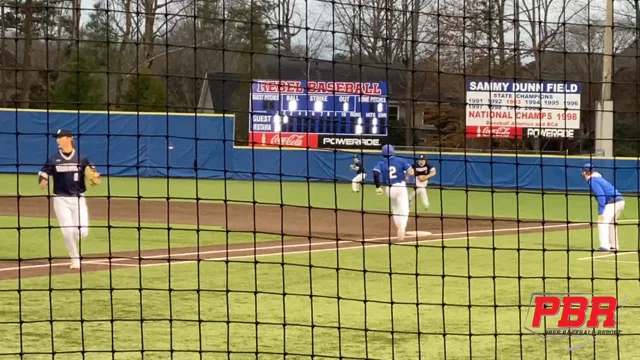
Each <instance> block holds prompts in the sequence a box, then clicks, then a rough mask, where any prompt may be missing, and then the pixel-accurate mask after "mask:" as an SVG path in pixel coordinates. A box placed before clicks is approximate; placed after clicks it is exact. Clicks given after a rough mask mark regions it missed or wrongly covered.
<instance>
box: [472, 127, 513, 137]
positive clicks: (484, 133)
mask: <svg viewBox="0 0 640 360" xmlns="http://www.w3.org/2000/svg"><path fill="white" fill-rule="evenodd" d="M466 135H467V137H468V138H494V139H521V138H522V128H517V127H508V126H467V128H466Z"/></svg>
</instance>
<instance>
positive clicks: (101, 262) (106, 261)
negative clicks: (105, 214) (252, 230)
mask: <svg viewBox="0 0 640 360" xmlns="http://www.w3.org/2000/svg"><path fill="white" fill-rule="evenodd" d="M579 225H588V223H574V224H558V225H544V226H528V227H516V228H505V229H485V230H471V231H460V232H451V233H436V234H431V235H432V236H447V235H448V236H451V235H466V234H481V233H495V232H509V231H524V230H544V229H547V228H558V227H571V226H579ZM408 233H409V232H408ZM417 233H418V236H419V233H422V232H421V231H418V232H417ZM418 236H416V239H417V237H418ZM475 238H476V237H469V236H466V237H458V238H450V239H430V240H423V241H417V243H428V242H436V241H450V240H464V239H475ZM391 239H397V237H379V238H369V239H364V241H367V242H369V241H382V240H387V241H388V240H391ZM342 240H343V241H352V242H361V241H363V240H362V239H358V240H355V239H342ZM339 241H340V240H335V241H323V242H316V243H306V244H288V245H278V246H262V247H253V248H250V247H246V248H240V249H224V250H211V251H201V252H190V253H178V254H173V253H169V254H162V255H149V256H144V257H143V258H142V260H148V259H160V258H166V257H167V256H169V257H184V256H194V255H210V254H218V253H227V254H228V253H233V252H246V251H260V250H272V249H287V248H297V247H303V246H304V247H314V246H322V245H330V244H336V243H337V242H339ZM402 244H403V245H406V244H409V243H408V242H406V241H405V242H403V243H402ZM389 245H390V244H378V245H368V246H366V247H378V246H389ZM214 246H215V245H214ZM357 248H359V246H351V247H342V248H340V246H339V245H338V247H337V248H332V249H320V250H304V251H292V252H281V253H280V254H277V253H274V254H254V255H242V256H235V257H234V256H228V255H227V256H226V257H224V258H225V259H240V258H246V257H258V256H261V257H262V256H274V255H276V256H277V255H282V254H285V255H287V254H300V253H308V252H309V251H313V252H320V251H336V250H347V249H357ZM149 250H153V249H149ZM149 250H143V251H149ZM156 250H157V249H156ZM134 259H139V258H138V257H129V258H116V259H100V258H96V259H94V260H92V259H91V258H89V259H87V260H83V261H82V262H83V263H89V264H96V265H116V266H135V267H139V266H158V265H167V264H169V262H171V261H170V259H167V260H168V261H167V263H164V262H163V263H157V264H139V265H131V264H117V262H122V261H129V260H134ZM203 260H210V261H214V260H219V259H215V258H212V259H202V260H200V261H203ZM25 261H29V260H28V259H27V260H25ZM197 261H198V260H185V261H177V262H172V264H173V265H176V264H184V263H193V262H197ZM114 262H115V263H116V264H114ZM69 265H70V263H69V262H66V263H56V264H40V265H25V266H14V267H8V268H0V272H5V271H15V270H29V269H37V268H48V267H56V266H69Z"/></svg>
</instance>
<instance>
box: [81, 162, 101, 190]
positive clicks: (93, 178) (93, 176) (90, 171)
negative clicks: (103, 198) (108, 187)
mask: <svg viewBox="0 0 640 360" xmlns="http://www.w3.org/2000/svg"><path fill="white" fill-rule="evenodd" d="M84 173H85V175H86V177H87V179H89V182H90V183H91V185H92V186H95V185H99V184H100V181H101V179H100V173H99V172H98V171H96V168H95V167H94V166H91V165H89V166H87V168H86V169H85V170H84Z"/></svg>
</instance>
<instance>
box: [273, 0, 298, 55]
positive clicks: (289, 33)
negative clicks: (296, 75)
mask: <svg viewBox="0 0 640 360" xmlns="http://www.w3.org/2000/svg"><path fill="white" fill-rule="evenodd" d="M275 2H276V3H277V6H274V7H273V9H272V10H271V11H269V12H268V13H267V19H268V20H269V22H270V23H271V24H272V25H273V26H274V27H276V31H277V32H278V36H277V37H276V38H275V39H274V45H275V47H276V49H278V51H279V52H280V54H282V55H294V45H293V38H294V37H296V36H297V35H298V34H300V31H301V30H302V22H303V21H302V16H301V15H300V13H299V12H298V9H296V0H277V1H275Z"/></svg>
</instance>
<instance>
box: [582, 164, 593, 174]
mask: <svg viewBox="0 0 640 360" xmlns="http://www.w3.org/2000/svg"><path fill="white" fill-rule="evenodd" d="M582 171H586V172H592V171H593V165H591V163H586V164H584V165H582Z"/></svg>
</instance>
